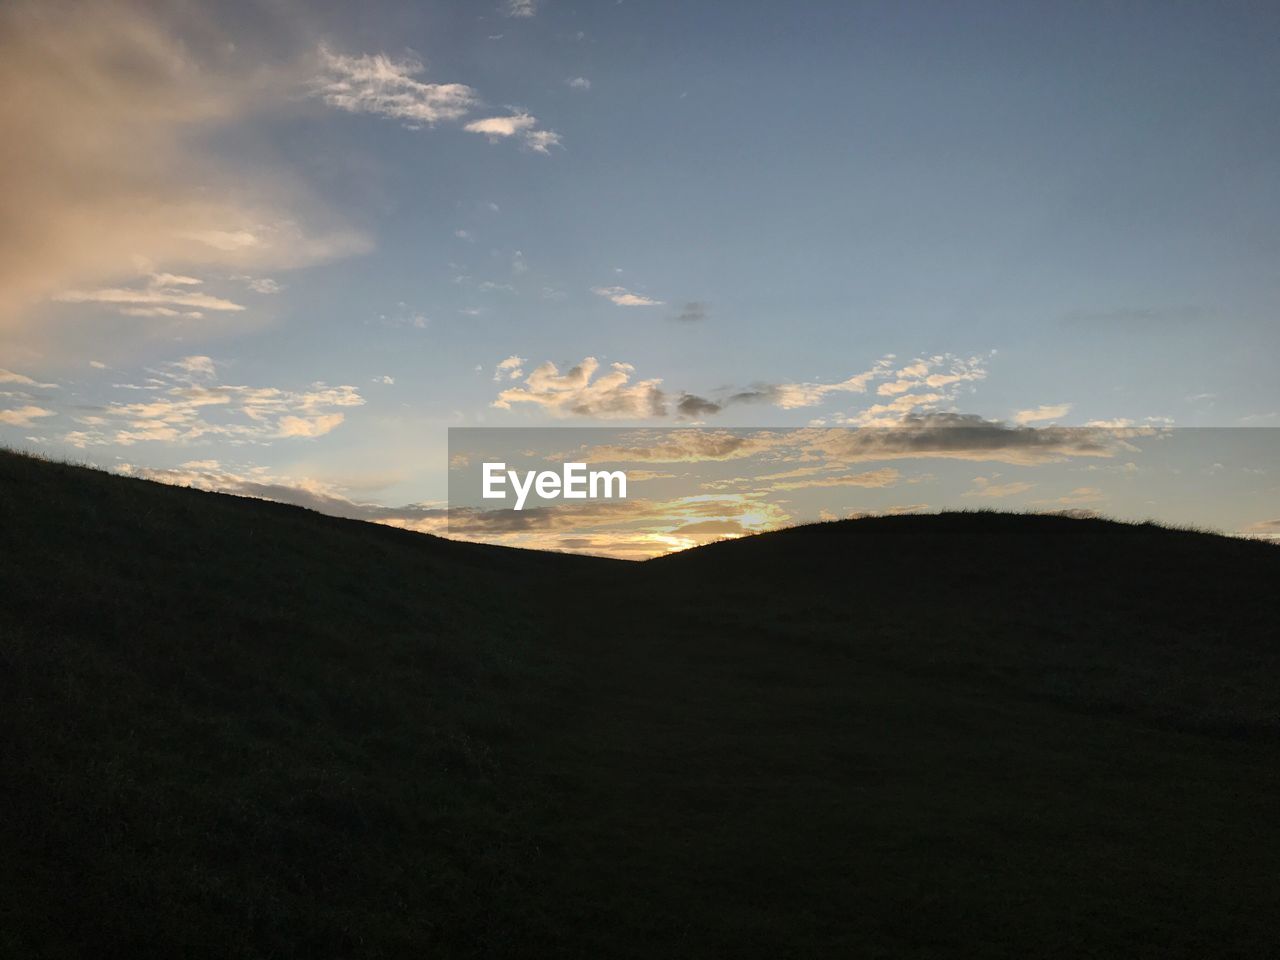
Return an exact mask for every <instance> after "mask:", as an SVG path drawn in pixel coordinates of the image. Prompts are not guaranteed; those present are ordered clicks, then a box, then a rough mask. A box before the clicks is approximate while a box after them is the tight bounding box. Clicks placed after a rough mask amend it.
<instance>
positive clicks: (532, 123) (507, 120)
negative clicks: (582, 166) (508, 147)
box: [462, 110, 560, 154]
mask: <svg viewBox="0 0 1280 960" xmlns="http://www.w3.org/2000/svg"><path fill="white" fill-rule="evenodd" d="M462 129H464V130H466V131H468V132H469V133H479V134H482V135H483V136H484V137H485V138H487V139H488V141H489V142H490V143H497V142H498V141H500V140H505V139H508V138H511V137H516V138H518V139H520V140H521V142H522V143H523V144H524V146H525V147H526V148H527V149H529V150H532V151H533V152H534V153H543V154H546V153H550V152H551V148H552V147H558V146H560V134H558V133H556V132H555V131H553V130H539V129H538V118H537V117H534V116H531V115H530V114H528V113H525V112H524V111H523V110H518V111H516V112H515V113H512V114H509V115H507V116H505V117H485V118H483V119H481V120H472V121H471V122H470V123H468V124H467V125H466V126H465V127H463V128H462Z"/></svg>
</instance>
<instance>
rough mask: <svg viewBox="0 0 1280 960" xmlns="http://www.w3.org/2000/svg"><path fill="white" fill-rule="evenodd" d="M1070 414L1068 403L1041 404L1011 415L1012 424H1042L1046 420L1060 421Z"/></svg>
mask: <svg viewBox="0 0 1280 960" xmlns="http://www.w3.org/2000/svg"><path fill="white" fill-rule="evenodd" d="M1070 412H1071V404H1069V403H1052V404H1041V405H1040V406H1038V407H1033V408H1032V409H1030V410H1019V411H1018V412H1017V413H1015V414H1014V415H1013V422H1014V423H1042V422H1044V421H1046V420H1061V419H1062V418H1063V417H1065V416H1066V415H1067V414H1068V413H1070Z"/></svg>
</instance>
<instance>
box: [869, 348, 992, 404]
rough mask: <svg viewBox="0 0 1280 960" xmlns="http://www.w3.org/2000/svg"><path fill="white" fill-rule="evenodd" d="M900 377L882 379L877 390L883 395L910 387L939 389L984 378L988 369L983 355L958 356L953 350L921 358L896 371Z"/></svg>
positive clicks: (898, 392)
mask: <svg viewBox="0 0 1280 960" xmlns="http://www.w3.org/2000/svg"><path fill="white" fill-rule="evenodd" d="M895 376H896V377H897V379H896V380H891V381H889V382H887V383H882V384H880V386H878V387H877V388H876V393H877V394H878V395H879V396H882V397H892V396H896V395H898V394H901V393H906V392H907V391H908V390H916V389H920V388H922V387H927V388H929V389H930V390H938V389H941V388H943V387H951V386H954V385H956V384H960V383H970V382H973V381H975V380H984V379H986V376H987V371H986V368H985V366H984V363H983V358H982V357H968V358H965V357H955V356H952V355H950V354H942V355H939V356H934V357H929V358H928V359H925V360H920V359H917V360H915V361H914V362H912V363H910V364H908V365H907V366H905V367H903V368H902V369H900V370H898V371H897V372H896V374H895Z"/></svg>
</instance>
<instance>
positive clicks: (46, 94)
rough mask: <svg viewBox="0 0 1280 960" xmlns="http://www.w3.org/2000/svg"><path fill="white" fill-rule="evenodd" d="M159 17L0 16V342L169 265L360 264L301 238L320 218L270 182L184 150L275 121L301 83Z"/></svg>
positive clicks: (316, 240) (132, 7)
mask: <svg viewBox="0 0 1280 960" xmlns="http://www.w3.org/2000/svg"><path fill="white" fill-rule="evenodd" d="M184 11H187V12H184ZM171 13H172V14H173V15H172V16H155V15H153V14H151V13H149V12H148V8H147V7H146V6H145V5H136V4H117V3H111V4H97V5H95V4H79V5H76V6H74V7H71V8H69V7H68V5H65V4H60V3H7V4H3V5H0V88H3V89H6V90H12V91H21V95H20V96H17V95H15V96H6V97H4V98H0V129H3V130H4V136H5V140H6V142H8V143H14V144H21V150H20V151H17V152H13V151H10V153H9V155H8V157H7V160H6V165H5V189H4V191H3V192H2V193H0V222H4V223H5V224H6V228H5V230H4V231H3V236H0V327H6V328H9V329H11V330H14V331H22V330H24V329H25V328H26V325H27V324H28V322H29V321H30V320H31V319H32V318H33V315H34V310H33V309H32V308H33V307H34V306H35V305H36V304H39V303H42V302H43V301H44V300H45V298H47V297H49V296H51V295H53V294H55V293H57V292H59V291H65V290H68V289H74V290H85V289H97V288H104V289H110V288H113V287H114V286H115V285H116V284H117V283H119V282H120V281H121V280H125V279H130V278H134V277H137V276H139V275H142V274H145V273H148V272H153V271H156V270H162V269H164V268H166V267H167V266H168V265H171V264H177V263H182V264H185V265H187V268H188V269H191V268H195V267H199V266H201V265H218V266H235V267H239V268H240V269H241V270H244V269H246V268H272V269H288V268H291V267H296V266H301V265H304V264H309V263H315V262H318V261H320V260H324V259H328V258H331V257H337V256H343V255H346V254H349V253H353V252H356V251H359V250H363V249H367V247H368V242H367V240H366V239H365V238H364V237H362V236H360V235H359V234H357V233H355V232H353V231H349V230H345V229H342V228H338V229H335V230H330V231H329V232H323V231H320V232H317V231H316V230H314V229H312V228H310V227H304V226H303V225H302V223H303V222H307V223H311V224H315V223H323V222H324V221H326V220H328V219H329V215H328V214H327V213H326V211H325V210H324V209H323V208H321V207H320V206H319V205H317V204H316V203H315V201H314V200H311V199H308V198H306V197H304V196H303V195H302V193H301V191H299V190H297V189H286V188H285V187H284V184H285V182H286V181H285V178H283V177H282V176H280V175H279V173H278V171H275V170H273V169H271V168H269V167H266V166H263V165H258V166H256V167H253V168H251V169H250V170H249V171H248V172H246V170H245V169H242V168H236V169H234V170H233V169H232V168H231V167H230V166H228V165H227V164H225V163H223V162H222V161H220V160H219V159H218V155H217V154H216V153H214V152H211V151H207V150H204V149H203V148H201V147H199V146H197V145H198V144H202V143H203V142H204V140H205V135H206V134H208V133H210V132H212V131H214V130H216V129H219V128H223V127H227V126H230V125H234V124H236V123H239V122H242V121H244V120H246V119H248V118H249V117H250V116H252V115H254V114H257V113H264V112H268V111H275V110H283V109H288V108H289V105H290V103H291V102H292V99H293V93H294V91H295V90H296V84H297V81H298V80H299V79H300V74H299V71H298V68H297V65H296V64H295V63H264V62H251V61H250V60H249V59H248V58H249V57H250V56H251V55H250V54H249V53H247V52H245V48H244V46H243V45H235V44H232V43H231V42H223V41H229V38H227V37H223V36H221V35H220V34H219V33H218V31H217V30H216V28H215V27H214V26H213V25H212V22H211V21H208V20H207V18H204V17H203V16H200V17H197V16H195V14H194V8H181V7H177V8H173V10H172V11H171ZM197 20H198V21H199V23H200V24H201V27H200V28H199V29H195V24H196V21H197ZM184 27H192V28H193V29H191V30H189V31H186V33H188V34H190V35H189V36H188V35H185V34H184V33H183V32H182V31H183V30H184ZM87 145H91V147H89V146H87ZM282 197H288V198H289V200H288V203H287V204H285V203H283V202H282V200H281V198H282ZM140 259H141V260H145V261H147V262H148V263H149V264H150V266H148V267H145V268H139V267H138V265H137V264H138V262H139V260H140Z"/></svg>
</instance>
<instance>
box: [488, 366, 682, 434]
mask: <svg viewBox="0 0 1280 960" xmlns="http://www.w3.org/2000/svg"><path fill="white" fill-rule="evenodd" d="M508 359H509V360H511V359H518V358H514V357H512V358H508ZM505 362H507V361H504V363H505ZM599 367H600V362H599V361H598V360H597V359H596V358H595V357H586V358H585V359H584V360H583V361H582V362H581V363H579V364H578V365H576V366H574V367H572V368H571V369H570V370H569V371H568V372H566V373H564V374H561V373H560V370H559V368H557V367H556V365H555V364H554V363H550V362H548V363H544V364H542V365H541V366H540V367H538V368H537V369H535V370H534V371H533V373H531V374H530V375H529V376H528V378H527V379H526V380H525V385H524V386H523V387H511V388H508V389H506V390H503V391H502V392H501V393H499V394H498V398H497V399H496V400H494V401H493V406H494V407H496V408H498V409H499V410H510V409H511V408H512V405H513V404H517V403H525V404H532V405H534V406H538V407H541V408H542V409H544V410H545V411H547V412H548V413H550V414H552V415H553V416H557V417H567V416H579V417H599V418H602V419H620V418H632V419H647V418H649V417H663V416H666V413H667V409H666V397H665V395H664V394H663V392H662V390H660V389H659V387H658V385H659V384H660V383H661V382H662V381H661V380H641V381H639V382H637V383H631V374H632V373H633V372H634V370H635V368H634V367H633V366H632V365H631V364H629V363H613V364H610V370H609V372H608V373H605V374H603V375H601V376H600V377H598V378H596V379H594V380H593V379H592V378H593V377H595V374H596V371H597V370H598V369H599Z"/></svg>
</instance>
